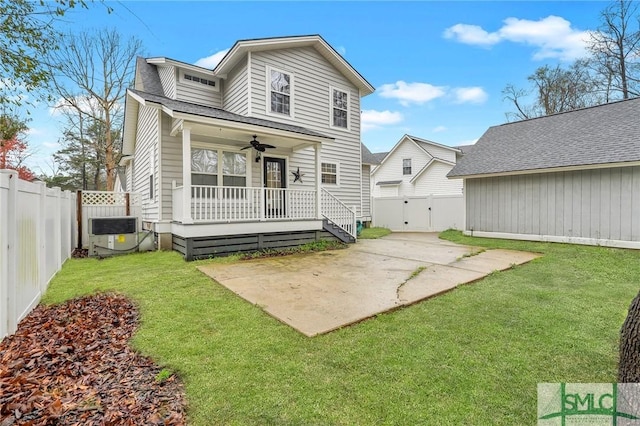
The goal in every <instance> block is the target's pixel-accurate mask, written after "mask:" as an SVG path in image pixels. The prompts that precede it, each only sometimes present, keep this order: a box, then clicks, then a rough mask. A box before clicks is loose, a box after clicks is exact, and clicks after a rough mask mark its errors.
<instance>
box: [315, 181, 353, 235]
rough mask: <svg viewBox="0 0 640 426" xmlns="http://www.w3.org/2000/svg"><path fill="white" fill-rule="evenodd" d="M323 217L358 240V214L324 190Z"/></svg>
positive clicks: (322, 200)
mask: <svg viewBox="0 0 640 426" xmlns="http://www.w3.org/2000/svg"><path fill="white" fill-rule="evenodd" d="M320 194H321V205H322V216H323V217H324V218H326V219H328V220H329V221H330V222H333V223H334V224H335V225H337V226H339V227H340V228H342V229H343V230H344V231H345V232H346V233H348V234H349V235H351V236H352V237H353V238H356V212H355V211H353V210H351V209H350V208H349V207H347V205H346V204H344V203H343V202H342V201H340V200H339V199H337V198H336V197H334V196H333V195H331V193H330V192H329V191H327V190H326V189H324V188H322V191H321V193H320Z"/></svg>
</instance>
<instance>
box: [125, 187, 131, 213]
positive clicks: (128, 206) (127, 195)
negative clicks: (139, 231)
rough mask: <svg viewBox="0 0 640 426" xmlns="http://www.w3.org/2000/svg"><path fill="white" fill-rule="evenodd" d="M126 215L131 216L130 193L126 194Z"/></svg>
mask: <svg viewBox="0 0 640 426" xmlns="http://www.w3.org/2000/svg"><path fill="white" fill-rule="evenodd" d="M124 202H125V207H124V215H125V216H131V194H130V193H129V192H125V193H124Z"/></svg>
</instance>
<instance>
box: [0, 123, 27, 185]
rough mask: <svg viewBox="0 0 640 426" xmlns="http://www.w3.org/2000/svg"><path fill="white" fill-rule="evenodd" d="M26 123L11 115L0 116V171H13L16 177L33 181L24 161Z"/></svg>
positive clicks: (25, 152) (25, 153)
mask: <svg viewBox="0 0 640 426" xmlns="http://www.w3.org/2000/svg"><path fill="white" fill-rule="evenodd" d="M27 128H28V127H27V123H26V122H25V121H23V120H20V119H19V118H17V117H16V116H13V115H11V114H6V113H5V114H2V115H0V169H13V170H16V171H17V172H18V177H19V178H20V179H24V180H29V181H30V180H33V178H34V177H35V174H34V173H33V172H32V171H31V170H29V168H28V167H27V166H26V165H25V164H24V161H25V160H26V159H27V158H28V157H29V155H30V153H29V145H28V144H27V142H26V140H25V132H26V131H27Z"/></svg>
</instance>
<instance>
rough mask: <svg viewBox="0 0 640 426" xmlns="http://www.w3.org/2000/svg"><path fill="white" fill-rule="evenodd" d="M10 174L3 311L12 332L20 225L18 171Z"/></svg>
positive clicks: (7, 326)
mask: <svg viewBox="0 0 640 426" xmlns="http://www.w3.org/2000/svg"><path fill="white" fill-rule="evenodd" d="M2 172H3V173H6V174H8V175H9V194H8V195H9V196H8V199H7V230H6V231H7V232H6V235H7V275H6V277H7V281H6V282H5V283H4V284H3V287H4V290H5V294H4V297H2V305H1V306H2V307H3V308H4V309H2V311H4V312H5V313H6V315H7V318H6V323H5V324H6V332H7V334H12V333H14V332H15V331H16V330H17V329H18V322H17V320H18V315H17V313H16V302H17V301H16V279H17V276H16V266H17V263H18V257H17V250H18V247H17V244H18V238H17V233H16V228H17V226H18V221H17V211H18V206H17V203H18V173H17V172H16V171H14V170H3V171H2Z"/></svg>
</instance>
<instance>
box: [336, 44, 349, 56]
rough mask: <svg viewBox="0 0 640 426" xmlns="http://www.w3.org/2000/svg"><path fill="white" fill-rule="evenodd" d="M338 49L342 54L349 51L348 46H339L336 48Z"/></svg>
mask: <svg viewBox="0 0 640 426" xmlns="http://www.w3.org/2000/svg"><path fill="white" fill-rule="evenodd" d="M336 50H337V51H338V53H339V54H341V55H342V56H344V55H345V54H346V53H347V48H346V47H344V46H338V47H337V48H336Z"/></svg>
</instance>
